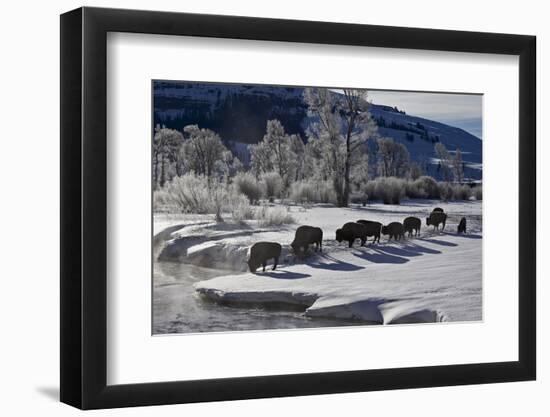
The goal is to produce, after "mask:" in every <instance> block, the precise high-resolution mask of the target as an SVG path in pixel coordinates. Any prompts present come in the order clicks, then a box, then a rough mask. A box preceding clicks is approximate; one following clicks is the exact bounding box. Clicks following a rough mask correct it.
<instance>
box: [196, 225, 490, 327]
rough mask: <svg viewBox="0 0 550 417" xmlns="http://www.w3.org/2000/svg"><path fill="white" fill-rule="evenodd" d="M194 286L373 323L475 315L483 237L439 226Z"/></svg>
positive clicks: (228, 298)
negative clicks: (437, 230) (415, 235)
mask: <svg viewBox="0 0 550 417" xmlns="http://www.w3.org/2000/svg"><path fill="white" fill-rule="evenodd" d="M194 287H195V290H196V291H197V293H199V294H200V295H201V296H203V297H205V298H207V299H210V300H212V301H214V302H220V303H227V304H239V305H246V304H250V305H264V304H265V305H267V304H270V303H275V304H277V303H282V304H288V305H300V306H302V307H303V309H304V311H305V314H306V315H307V316H310V317H327V318H338V319H347V320H357V321H361V322H365V323H371V324H397V323H419V322H421V323H433V322H441V321H475V320H481V319H482V315H481V313H482V311H481V239H480V236H479V235H470V236H468V237H464V236H459V235H452V234H441V235H437V236H435V235H434V236H429V237H425V238H420V239H411V240H409V241H406V242H405V243H392V244H387V243H383V244H381V245H369V246H367V247H363V248H354V249H351V250H350V249H345V248H333V249H332V251H330V253H328V254H327V253H324V254H320V255H316V256H312V257H310V258H309V259H308V260H307V261H306V263H303V264H295V265H289V266H286V267H283V268H281V269H278V270H276V271H266V272H265V273H262V272H259V273H257V274H251V273H246V274H240V275H227V276H222V277H217V278H214V279H211V280H207V281H200V282H198V283H196V284H195V285H194Z"/></svg>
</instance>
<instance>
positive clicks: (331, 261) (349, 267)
mask: <svg viewBox="0 0 550 417" xmlns="http://www.w3.org/2000/svg"><path fill="white" fill-rule="evenodd" d="M323 260H327V261H328V262H323ZM307 265H308V266H310V267H312V268H318V269H326V270H329V271H359V270H360V269H364V268H365V267H363V266H359V265H354V264H350V263H349V262H343V261H341V260H339V259H336V258H334V257H332V256H330V255H326V254H321V255H319V256H318V257H317V259H315V260H314V261H313V262H308V263H307Z"/></svg>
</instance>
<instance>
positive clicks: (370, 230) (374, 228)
mask: <svg viewBox="0 0 550 417" xmlns="http://www.w3.org/2000/svg"><path fill="white" fill-rule="evenodd" d="M357 223H361V224H364V225H365V226H367V236H374V240H373V243H376V242H378V243H380V230H381V229H382V223H380V222H374V221H371V220H357Z"/></svg>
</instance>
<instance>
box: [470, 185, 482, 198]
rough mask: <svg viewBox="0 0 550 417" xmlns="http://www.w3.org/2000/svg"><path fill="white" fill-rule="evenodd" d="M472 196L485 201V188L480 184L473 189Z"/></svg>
mask: <svg viewBox="0 0 550 417" xmlns="http://www.w3.org/2000/svg"><path fill="white" fill-rule="evenodd" d="M472 195H473V196H474V197H475V198H476V200H478V201H481V200H483V186H482V185H481V184H479V185H476V186H475V187H474V188H472Z"/></svg>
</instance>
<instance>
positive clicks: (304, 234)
mask: <svg viewBox="0 0 550 417" xmlns="http://www.w3.org/2000/svg"><path fill="white" fill-rule="evenodd" d="M311 243H314V244H315V250H316V251H317V250H319V251H320V252H322V251H323V231H322V230H321V228H320V227H313V226H300V227H298V229H296V234H295V235H294V241H293V242H292V243H291V244H290V246H292V249H293V250H294V253H295V254H296V255H301V254H305V252H306V251H307V249H308V248H309V245H310V244H311Z"/></svg>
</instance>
